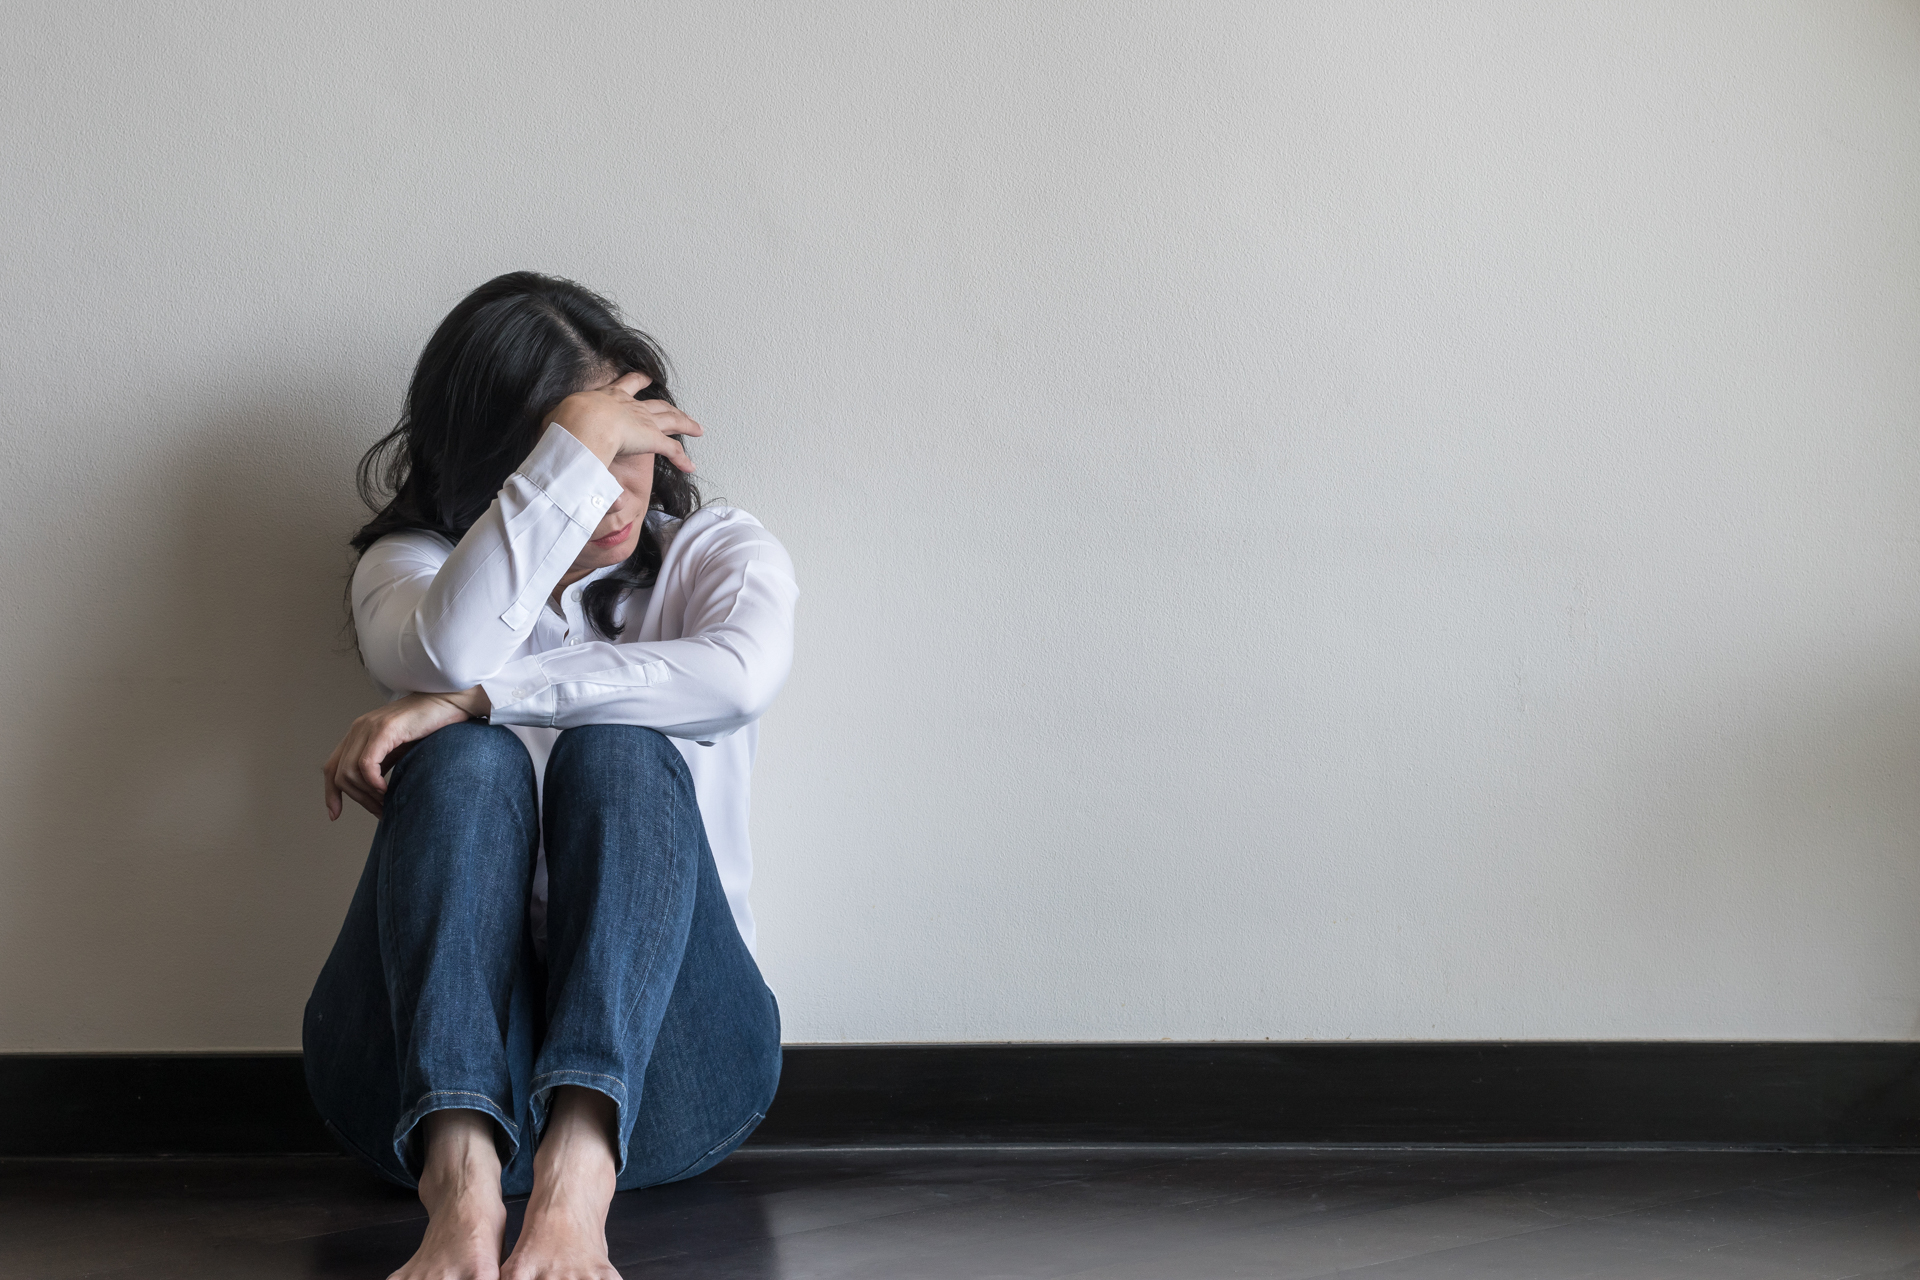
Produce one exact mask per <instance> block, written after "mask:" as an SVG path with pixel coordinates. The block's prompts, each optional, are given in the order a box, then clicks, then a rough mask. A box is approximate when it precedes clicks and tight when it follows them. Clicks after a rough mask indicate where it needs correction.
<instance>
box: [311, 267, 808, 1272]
mask: <svg viewBox="0 0 1920 1280" xmlns="http://www.w3.org/2000/svg"><path fill="white" fill-rule="evenodd" d="M699 434H701V430H700V427H699V426H698V425H697V424H695V423H694V422H693V421H692V419H690V418H688V417H687V416H686V415H685V414H683V413H681V412H680V410H679V409H678V408H676V407H675V406H674V403H673V398H672V396H671V395H670V394H669V393H668V391H667V386H666V378H665V370H664V368H663V361H662V358H661V356H660V353H659V351H658V350H657V349H656V348H655V347H654V346H653V344H652V343H651V342H650V341H649V340H648V339H647V337H646V336H645V335H643V334H641V333H639V332H637V331H636V330H634V329H631V328H628V327H627V326H626V325H624V324H623V323H622V322H621V320H620V318H619V316H618V314H617V313H616V312H615V311H614V309H613V308H612V307H611V306H610V305H609V304H608V303H607V302H605V301H604V300H602V299H601V298H599V297H597V296H595V295H594V294H592V293H590V292H588V291H587V290H586V289H584V288H582V287H580V286H579V285H576V284H573V283H571V282H568V281H563V280H555V279H551V278H548V277H545V276H539V275H533V274H531V273H525V272H521V273H515V274H512V275H505V276H501V277H500V278H499V279H497V280H493V281H490V282H488V283H487V284H484V285H482V286H481V287H480V288H478V289H476V290H475V291H474V292H473V293H472V295H471V296H469V297H468V298H466V299H465V300H464V301H463V302H461V303H460V305H459V306H457V307H455V308H454V309H453V312H452V314H450V315H449V316H448V317H447V318H446V320H445V321H444V322H442V324H441V325H440V327H439V329H438V330H436V331H435V332H434V335H433V337H432V339H431V340H430V341H429V342H428V343H427V346H426V350H425V351H424V352H423V353H422V354H421V357H420V364H419V367H418V368H416V369H415V371H414V375H413V382H412V385H411V387H410V388H409V389H408V392H407V400H406V410H405V414H404V416H402V418H401V420H400V424H399V426H398V427H396V428H395V429H394V430H393V432H392V433H391V434H389V435H388V436H387V437H386V438H385V439H383V440H382V441H380V443H379V444H377V445H375V446H374V447H373V449H372V450H370V451H369V452H368V454H367V456H366V457H365V458H364V459H363V460H362V462H361V464H360V483H361V490H362V493H363V496H367V497H368V499H369V505H370V506H375V507H377V508H378V509H379V514H378V515H376V516H375V517H374V519H373V520H372V522H371V523H369V524H368V525H367V526H366V527H365V528H364V529H362V530H360V532H359V533H358V534H357V535H356V536H355V537H354V539H353V546H354V547H355V548H356V549H357V550H358V551H359V552H360V553H361V555H360V561H359V564H358V566H357V567H356V568H355V570H354V574H353V583H352V587H351V599H352V606H353V621H354V626H355V628H356V630H357V633H358V638H359V646H360V656H361V658H362V660H363V661H364V662H365V663H366V667H367V670H368V671H369V672H370V673H371V674H372V675H373V678H374V679H375V680H376V681H378V682H379V684H380V685H381V686H382V687H383V690H384V691H386V692H387V693H389V694H390V695H391V700H390V701H388V702H387V703H386V705H384V706H382V707H381V708H380V709H378V710H376V711H370V712H368V713H367V714H366V715H363V716H361V717H360V718H359V719H358V720H356V721H354V722H353V726H352V727H351V728H350V729H349V730H348V732H347V736H346V737H345V738H344V739H343V740H342V741H341V743H340V745H339V746H338V747H337V748H335V749H334V752H333V756H332V758H330V759H329V760H328V761H327V764H326V766H325V772H326V795H327V808H328V811H329V813H330V814H331V815H332V816H334V817H336V818H337V817H338V816H339V814H340V808H341V800H342V797H343V796H344V797H347V798H350V799H352V800H354V801H356V802H358V803H359V804H360V805H361V806H363V807H364V808H366V809H368V810H369V811H371V812H372V813H373V814H374V815H375V816H376V817H378V818H379V819H380V825H379V828H378V830H377V831H376V832H375V834H374V838H373V850H372V853H371V854H370V855H369V856H368V858H367V866H366V871H365V872H364V873H363V874H362V875H361V877H360V885H359V888H358V889H357V890H356V891H355V893H354V896H353V903H352V905H351V906H350V907H349V908H348V909H347V919H346V923H345V925H343V926H342V928H341V930H340V938H339V941H338V942H336V943H335V944H334V948H333V954H332V955H331V956H330V957H329V958H328V960H327V963H326V967H325V968H324V969H323V970H322V971H321V974H320V979H319V982H318V984H317V985H316V986H315V987H314V992H313V998H312V999H311V1000H310V1001H309V1002H308V1004H307V1012H306V1024H305V1033H304V1041H305V1046H306V1070H307V1081H308V1085H309V1087H310V1088H311V1089H312V1091H313V1098H314V1102H315V1103H316V1104H317V1105H318V1107H319V1109H320V1113H321V1115H322V1116H324V1117H325V1119H326V1121H327V1123H328V1125H329V1126H330V1127H331V1128H332V1130H333V1131H334V1133H335V1134H336V1136H337V1137H338V1138H339V1139H340V1140H341V1141H342V1142H343V1143H345V1144H346V1145H347V1146H348V1147H350V1148H351V1149H352V1150H354V1151H355V1152H357V1153H359V1155H360V1156H361V1157H363V1158H364V1159H365V1160H367V1162H368V1163H370V1164H372V1165H373V1166H374V1167H375V1168H376V1169H378V1170H379V1171H380V1172H381V1173H382V1174H384V1175H386V1176H387V1177H389V1178H391V1179H393V1180H395V1181H397V1182H400V1183H402V1184H404V1185H407V1186H410V1187H417V1188H418V1189H419V1193H420V1199H421V1201H422V1202H423V1203H424V1204H425V1205H426V1207H427V1212H428V1215H429V1221H428V1225H427V1231H426V1238H425V1240H424V1242H423V1243H422V1244H421V1246H420V1251H419V1253H417V1254H416V1255H415V1256H414V1258H413V1259H412V1261H410V1262H409V1263H408V1264H407V1265H406V1266H405V1267H403V1268H401V1270H400V1271H398V1272H396V1273H395V1275H396V1276H399V1277H404V1278H406V1280H429V1278H430V1277H431V1278H434V1280H443V1278H454V1277H462V1278H465V1277H494V1276H500V1275H505V1276H508V1277H513V1278H514V1280H534V1278H535V1277H544V1278H547V1280H560V1278H561V1277H568V1278H571V1277H608V1276H617V1274H618V1273H617V1272H615V1271H614V1269H613V1268H612V1266H611V1265H609V1263H608V1259H607V1244H606V1216H607V1210H608V1208H609V1206H610V1204H611V1202H612V1197H613V1193H614V1191H615V1190H616V1189H619V1190H625V1189H630V1188H634V1187H646V1186H653V1185H656V1184H658V1183H663V1182H672V1181H674V1180H675V1179H678V1178H688V1177H692V1176H693V1175H694V1174H697V1173H699V1172H701V1171H702V1170H704V1169H707V1168H710V1167H711V1166H713V1165H714V1164H716V1163H718V1162H719V1161H720V1160H721V1159H723V1158H725V1156H726V1155H727V1153H728V1152H730V1151H732V1150H733V1149H734V1148H735V1147H737V1146H739V1145H740V1143H741V1142H743V1141H745V1140H746V1137H747V1135H748V1134H749V1133H751V1132H752V1130H753V1128H754V1126H755V1125H756V1124H758V1123H759V1121H760V1119H761V1117H762V1116H763V1115H764V1113H765V1112H766V1109H767V1104H768V1102H769V1101H770V1100H771V1099H772V1097H773V1092H774V1086H775V1083H776V1082H777V1081H778V1079H779V1074H780V1020H779V1012H778V1010H777V1008H776V1007H775V1005H774V1000H773V995H772V993H771V992H769V991H768V990H767V987H766V984H765V983H764V982H763V981H762V980H761V977H760V971H759V969H758V968H757V967H756V966H755V964H754V960H753V956H752V953H751V951H750V948H751V946H752V942H753V918H752V916H751V915H750V914H749V913H748V909H747V880H748V876H749V874H750V870H751V862H750V855H749V851H748V847H747V785H748V776H749V773H750V771H751V769H752V766H753V754H754V744H755V741H756V737H757V732H756V731H757V727H758V726H757V724H756V721H757V720H758V719H759V717H760V715H761V713H763V712H764V711H765V710H766V709H767V705H768V703H769V702H771V701H772V699H773V696H774V694H775V693H776V692H777V691H778V690H779V688H780V686H781V683H782V682H783V681H784V680H785V679H786V675H787V669H788V667H789V665H790V663H791V661H792V654H793V606H794V600H795V597H796V595H797V594H798V593H797V590H796V588H795V586H794V580H793V566H792V562H791V561H790V560H789V559H788V557H787V553H786V551H785V550H784V549H783V548H782V547H781V545H780V544H779V543H778V542H777V541H775V540H774V538H773V536H772V535H771V534H769V533H768V532H767V531H766V530H765V529H763V528H761V527H760V524H759V522H758V521H756V520H754V519H753V517H751V516H749V515H747V514H746V513H745V512H742V511H736V510H732V509H729V508H725V507H708V508H704V509H702V508H701V506H700V498H699V494H698V492H697V490H696V489H695V488H694V486H693V482H692V481H691V479H689V476H688V473H690V472H691V471H692V470H693V463H692V461H691V460H690V459H689V458H688V457H687V454H686V451H685V449H684V448H683V447H682V444H681V440H682V438H683V437H686V436H697V435H699ZM381 497H384V498H385V499H386V501H385V503H384V505H383V506H382V505H381V504H380V501H379V498H381ZM503 1195H530V1197H531V1198H530V1199H529V1201H528V1204H527V1212H526V1219H525V1224H524V1226H523V1228H522V1230H521V1233H520V1237H519V1241H518V1243H517V1245H516V1246H515V1248H514V1251H513V1255H512V1256H511V1257H510V1258H508V1259H507V1260H506V1262H505V1264H504V1266H503V1264H502V1262H501V1258H500V1254H501V1249H502V1241H503V1231H504V1227H505V1222H506V1209H505V1205H504V1203H503V1200H502V1197H503Z"/></svg>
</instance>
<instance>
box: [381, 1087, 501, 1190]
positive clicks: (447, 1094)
mask: <svg viewBox="0 0 1920 1280" xmlns="http://www.w3.org/2000/svg"><path fill="white" fill-rule="evenodd" d="M436 1111H478V1112H480V1113H481V1114H482V1115H485V1116H486V1117H488V1118H489V1119H491V1120H492V1121H493V1122H494V1124H495V1125H496V1126H498V1128H497V1130H496V1132H495V1133H494V1137H493V1145H494V1148H495V1150H496V1151H497V1152H498V1154H499V1156H500V1167H501V1168H503V1169H504V1168H506V1167H507V1166H508V1165H510V1164H512V1163H513V1158H514V1156H515V1155H516V1154H518V1153H519V1151H520V1126H519V1125H517V1124H515V1123H514V1122H513V1121H511V1120H509V1119H508V1118H507V1113H506V1112H505V1111H504V1110H502V1109H501V1107H500V1104H499V1103H497V1102H495V1101H494V1100H493V1099H492V1098H491V1097H490V1096H488V1095H487V1094H484V1093H473V1092H471V1091H469V1090H465V1089H434V1090H432V1091H431V1092H428V1093H425V1094H422V1095H421V1097H420V1101H418V1102H416V1103H414V1105H413V1106H412V1108H411V1109H409V1110H408V1111H407V1113H406V1114H405V1115H403V1116H401V1117H400V1123H399V1124H396V1125H395V1126H393V1154H394V1158H395V1159H397V1160H399V1161H400V1167H401V1168H402V1169H405V1170H406V1171H407V1172H408V1173H410V1174H413V1175H414V1176H415V1177H416V1178H417V1177H418V1176H419V1172H418V1171H417V1170H415V1169H414V1167H413V1164H414V1162H413V1161H412V1160H409V1159H408V1158H407V1148H408V1147H409V1145H411V1144H410V1143H409V1141H408V1140H409V1139H410V1138H411V1137H412V1136H413V1131H414V1128H415V1127H416V1126H418V1125H419V1123H420V1122H421V1121H422V1120H424V1119H426V1118H427V1117H428V1116H429V1115H432V1114H433V1113H434V1112H436Z"/></svg>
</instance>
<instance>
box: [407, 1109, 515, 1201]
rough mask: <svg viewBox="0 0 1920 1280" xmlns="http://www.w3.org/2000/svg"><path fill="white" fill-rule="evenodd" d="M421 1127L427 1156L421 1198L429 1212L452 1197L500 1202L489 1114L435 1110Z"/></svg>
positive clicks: (422, 1168)
mask: <svg viewBox="0 0 1920 1280" xmlns="http://www.w3.org/2000/svg"><path fill="white" fill-rule="evenodd" d="M421 1130H422V1134H421V1139H422V1142H423V1143H424V1144H425V1147H426V1158H425V1160H424V1161H423V1162H422V1167H421V1170H420V1199H421V1201H422V1202H423V1203H425V1204H426V1205H427V1207H428V1209H429V1211H431V1210H432V1209H433V1208H434V1206H435V1205H437V1204H444V1203H446V1202H448V1201H452V1200H471V1199H474V1198H476V1197H478V1198H479V1199H482V1200H489V1199H490V1200H492V1201H494V1202H496V1203H497V1202H500V1153H499V1152H498V1150H497V1149H496V1148H495V1147H494V1144H493V1121H492V1120H491V1119H490V1118H489V1117H487V1116H486V1115H484V1114H483V1113H481V1112H478V1111H436V1112H433V1113H432V1114H430V1115H428V1116H427V1117H426V1118H425V1119H424V1120H422V1121H421ZM502 1209H503V1211H504V1204H503V1205H502Z"/></svg>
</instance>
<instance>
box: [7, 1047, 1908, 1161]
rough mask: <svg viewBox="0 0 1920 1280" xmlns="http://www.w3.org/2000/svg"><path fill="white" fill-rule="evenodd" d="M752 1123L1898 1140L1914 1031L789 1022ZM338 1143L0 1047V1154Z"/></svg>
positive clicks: (1175, 1135)
mask: <svg viewBox="0 0 1920 1280" xmlns="http://www.w3.org/2000/svg"><path fill="white" fill-rule="evenodd" d="M753 1142H754V1143H755V1144H759V1145H770V1144H784V1145H804V1146H832V1145H843V1144H874V1145H885V1144H900V1143H983V1142H1005V1143H1034V1142H1058V1143H1083V1142H1185V1143H1232V1142H1273V1143H1311V1144H1340V1143H1379V1144H1390V1145H1399V1144H1410V1145H1419V1144H1464V1145H1480V1144H1545V1145H1565V1146H1590V1145H1611V1144H1646V1145H1660V1146H1736V1147H1809V1148H1811V1147H1856V1148H1915V1147H1920V1043H1909V1042H1885V1041H1871V1042H1831V1041H1829V1042H1790V1043H1778V1042H1774V1043H1756V1042H1734V1043H1719V1042H1700V1041H1650V1042H1633V1041H1577V1042H1567V1041H1516V1042H1507V1043H1497V1042H1467V1043H1455V1042H1435V1041H1367V1042H1353V1041H1338V1042H1327V1043H1280V1044H1276V1043H1268V1042H1260V1043H1215V1044H1052V1045H1034V1044H1016V1045H983V1044H964V1045H793V1046H789V1047H788V1049H787V1051H786V1065H785V1069H784V1072H783V1075H782V1078H781V1084H780V1094H779V1097H777V1098H776V1099H775V1100H774V1104H773V1108H772V1110H771V1113H770V1114H769V1115H768V1117H767V1120H766V1123H765V1124H763V1125H762V1126H761V1127H760V1129H759V1131H758V1132H757V1133H756V1134H755V1135H754V1137H753ZM333 1149H334V1147H333V1144H332V1143H331V1142H330V1141H329V1140H328V1138H327V1134H326V1131H325V1129H324V1128H323V1127H322V1126H321V1124H320V1121H319V1118H318V1117H317V1116H316V1115H315V1114H314V1112H313V1108H312V1106H311V1105H310V1104H309V1102H308V1101H307V1091H306V1083H305V1080H304V1078H303V1076H302V1073H301V1066H300V1057H299V1055H298V1054H294V1053H275V1054H0V1155H4V1156H27V1155H135V1154H138V1155H149V1154H160V1153H173V1154H210V1153H283V1152H285V1153H291V1152H312V1151H332V1150H333Z"/></svg>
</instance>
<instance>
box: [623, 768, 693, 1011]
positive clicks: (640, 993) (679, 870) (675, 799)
mask: <svg viewBox="0 0 1920 1280" xmlns="http://www.w3.org/2000/svg"><path fill="white" fill-rule="evenodd" d="M669 749H670V750H671V747H670V748H669ZM673 754H674V759H673V761H672V763H671V764H669V765H668V772H669V773H670V774H672V775H673V780H674V785H673V786H670V787H668V788H667V830H668V831H670V832H671V831H674V830H676V829H677V828H678V826H679V808H678V806H679V803H680V786H679V783H680V774H681V771H682V770H684V769H685V768H686V762H685V761H683V760H681V759H680V758H679V757H680V753H679V752H678V751H674V753H673ZM692 781H693V779H692V776H691V775H688V777H687V783H688V785H689V786H691V785H692ZM683 861H691V859H680V858H675V859H674V864H675V865H674V886H673V888H674V894H673V895H672V896H676V897H677V896H678V893H679V889H680V880H681V879H683V878H684V876H685V869H684V868H683V867H681V866H680V865H679V864H680V863H681V862H683ZM694 874H695V876H696V877H697V876H698V874H699V868H698V866H697V865H696V866H695V868H694ZM694 892H695V893H698V892H699V885H698V881H697V879H696V883H695V886H694ZM688 917H689V923H691V917H692V909H691V907H689V909H688ZM680 958H681V961H682V962H683V963H684V962H685V959H686V949H685V947H682V948H681V953H680ZM659 962H660V956H659V955H658V954H655V955H654V956H652V957H650V958H649V959H648V961H647V971H646V972H645V973H643V974H641V975H640V985H639V988H638V989H637V990H636V991H635V992H634V996H633V999H632V1000H631V1001H629V1002H628V1004H627V1007H626V1011H625V1012H623V1013H622V1014H621V1015H620V1025H619V1026H618V1027H616V1028H614V1033H613V1034H614V1038H615V1039H618V1040H625V1039H626V1036H627V1026H628V1024H630V1023H631V1022H632V1021H633V1011H634V1010H635V1009H638V1008H639V1007H640V1002H641V1001H642V1000H643V999H645V998H646V994H647V983H648V982H649V981H650V980H651V979H652V978H653V972H654V969H655V967H656V966H657V965H658V964H659Z"/></svg>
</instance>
